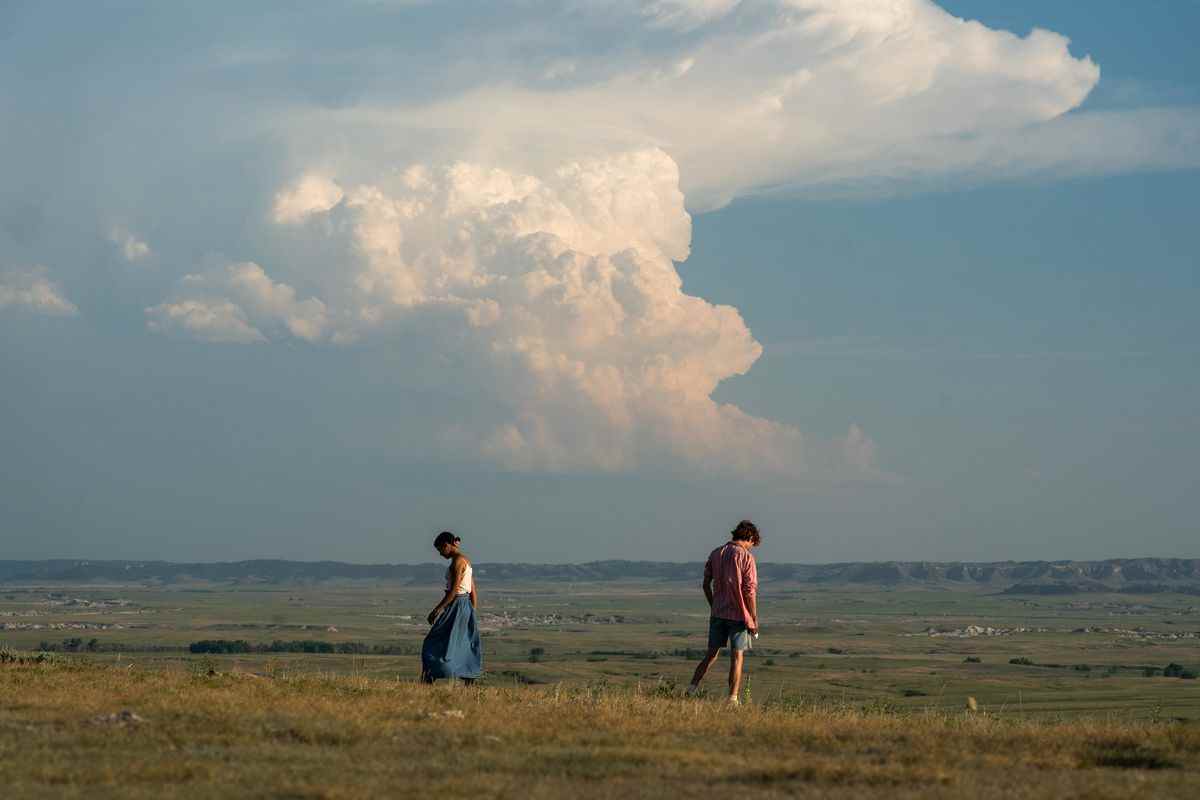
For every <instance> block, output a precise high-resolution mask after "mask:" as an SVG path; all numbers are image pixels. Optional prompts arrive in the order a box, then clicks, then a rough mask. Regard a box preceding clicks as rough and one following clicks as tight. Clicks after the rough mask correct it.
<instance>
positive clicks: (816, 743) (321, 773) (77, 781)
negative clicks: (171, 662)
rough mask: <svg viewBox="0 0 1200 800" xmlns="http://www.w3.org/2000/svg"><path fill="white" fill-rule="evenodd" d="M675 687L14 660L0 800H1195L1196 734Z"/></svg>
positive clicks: (2, 703) (1, 677) (1199, 732)
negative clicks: (758, 698) (1190, 799)
mask: <svg viewBox="0 0 1200 800" xmlns="http://www.w3.org/2000/svg"><path fill="white" fill-rule="evenodd" d="M668 694H669V692H667V691H664V690H662V689H660V688H654V689H640V690H634V691H628V690H614V689H607V688H595V689H574V690H567V689H556V688H554V687H542V688H539V689H530V688H524V687H520V688H518V687H512V688H486V687H480V688H474V687H473V688H464V687H451V686H438V687H434V688H429V687H423V686H419V685H415V684H412V683H406V682H393V681H385V680H378V679H365V678H354V677H334V676H328V677H325V676H315V677H314V676H312V675H308V676H295V677H290V676H285V675H276V676H267V677H264V676H254V675H249V674H239V673H226V674H216V675H207V674H205V673H203V672H196V673H187V672H180V671H175V672H171V671H144V670H138V669H128V668H118V667H97V666H80V665H71V664H65V665H64V664H58V665H53V664H51V665H47V664H9V665H5V666H2V667H0V786H2V787H3V789H4V791H3V796H4V797H31V796H47V795H49V796H55V797H60V796H63V797H75V796H88V797H104V796H121V797H150V796H152V797H155V798H163V797H176V796H178V797H208V796H213V797H215V796H222V797H231V796H237V797H329V798H338V797H366V796H390V797H409V796H411V797H416V796H439V797H460V796H461V797H514V798H516V797H520V798H525V797H535V798H540V797H545V798H560V797H570V798H573V800H579V799H581V798H591V797H620V798H622V800H632V799H633V798H641V797H655V798H674V797H705V798H708V797H711V796H713V794H714V793H726V792H728V791H729V790H735V791H739V792H740V791H745V792H748V793H751V794H752V795H753V796H755V797H785V796H786V797H810V796H811V797H870V796H886V797H888V798H889V800H894V799H896V798H906V797H1005V798H1025V797H1055V798H1062V797H1089V798H1096V797H1112V798H1122V799H1124V798H1130V797H1152V796H1154V797H1167V796H1174V797H1184V796H1200V727H1198V726H1195V725H1187V724H1181V723H1131V722H1119V721H1109V720H1090V721H1089V720H1083V721H1080V720H1074V721H1071V722H1064V723H1053V724H1047V723H1033V722H1022V721H1015V720H1006V719H1001V718H996V717H992V716H987V715H980V714H971V713H969V712H967V711H963V712H961V713H958V714H899V715H898V714H894V713H889V712H879V713H873V712H864V711H862V710H856V709H851V708H844V707H836V706H806V705H804V704H803V703H800V704H793V705H792V706H791V707H787V708H785V707H782V706H780V705H776V706H774V707H772V706H770V705H768V706H766V707H762V706H754V705H751V706H747V707H743V708H740V709H729V708H725V707H723V706H722V705H720V704H719V703H717V702H714V701H710V700H685V699H682V698H679V697H672V696H665V695H668ZM126 710H127V711H130V712H133V714H135V715H137V716H139V717H141V718H143V721H141V722H138V721H132V720H123V719H122V718H121V717H120V716H119V712H122V711H126ZM447 710H453V711H460V712H462V715H461V717H460V716H458V715H457V714H452V715H445V714H441V715H439V714H438V712H445V711H447ZM114 714H118V716H116V717H113V716H110V715H114Z"/></svg>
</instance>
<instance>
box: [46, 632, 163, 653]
mask: <svg viewBox="0 0 1200 800" xmlns="http://www.w3.org/2000/svg"><path fill="white" fill-rule="evenodd" d="M182 649H183V648H182V647H180V646H179V645H174V644H128V643H125V642H105V641H101V640H100V639H96V638H92V639H83V638H80V637H78V636H72V637H71V638H69V639H63V640H62V641H61V642H47V641H42V642H40V643H39V644H38V650H40V651H41V652H43V653H177V652H179V651H180V650H182Z"/></svg>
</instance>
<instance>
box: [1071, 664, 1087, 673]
mask: <svg viewBox="0 0 1200 800" xmlns="http://www.w3.org/2000/svg"><path fill="white" fill-rule="evenodd" d="M1071 669H1073V670H1075V671H1076V672H1091V671H1092V667H1091V665H1090V664H1076V665H1075V666H1073V667H1071Z"/></svg>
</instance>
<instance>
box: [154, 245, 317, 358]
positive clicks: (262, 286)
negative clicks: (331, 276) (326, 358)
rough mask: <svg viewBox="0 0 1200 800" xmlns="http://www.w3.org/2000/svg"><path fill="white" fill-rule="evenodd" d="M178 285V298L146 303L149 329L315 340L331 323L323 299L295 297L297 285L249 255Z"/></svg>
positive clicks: (233, 339)
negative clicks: (282, 279)
mask: <svg viewBox="0 0 1200 800" xmlns="http://www.w3.org/2000/svg"><path fill="white" fill-rule="evenodd" d="M178 290H179V291H178V297H177V298H176V299H175V300H172V301H170V302H167V303H161V304H159V305H156V306H152V307H150V308H147V309H146V316H147V325H148V326H149V327H150V329H151V330H153V331H157V332H160V333H168V332H178V333H182V334H185V335H188V336H191V337H194V338H196V339H200V340H201V341H208V342H223V343H236V344H250V343H255V342H266V341H269V340H271V339H284V338H288V337H292V338H296V339H303V340H304V341H308V342H315V341H319V340H321V339H323V338H325V335H326V331H327V328H328V324H329V319H328V314H327V313H326V309H325V304H324V303H323V302H322V301H320V300H318V299H316V298H309V299H307V300H297V299H296V290H295V289H293V288H292V287H291V286H288V285H287V284H285V283H277V282H275V281H273V280H271V278H270V277H268V276H267V274H266V272H264V271H263V269H262V267H260V266H258V265H257V264H255V263H253V262H250V261H247V262H243V263H240V264H229V265H226V266H225V267H222V268H219V269H215V270H210V271H208V272H204V273H199V274H192V275H186V276H184V278H183V280H181V281H180V282H179V287H178ZM264 331H266V333H264ZM268 333H269V334H270V335H268Z"/></svg>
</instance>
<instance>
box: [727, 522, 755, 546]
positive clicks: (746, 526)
mask: <svg viewBox="0 0 1200 800" xmlns="http://www.w3.org/2000/svg"><path fill="white" fill-rule="evenodd" d="M730 536H732V537H733V539H734V541H736V542H750V543H751V544H753V545H755V546H758V545H759V544H761V543H762V537H761V536H759V534H758V526H757V525H755V524H754V523H753V522H751V521H750V520H748V519H744V520H742V521H741V522H739V523H738V524H737V527H736V528H734V529H733V531H732V532H731V533H730Z"/></svg>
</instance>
